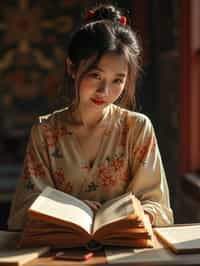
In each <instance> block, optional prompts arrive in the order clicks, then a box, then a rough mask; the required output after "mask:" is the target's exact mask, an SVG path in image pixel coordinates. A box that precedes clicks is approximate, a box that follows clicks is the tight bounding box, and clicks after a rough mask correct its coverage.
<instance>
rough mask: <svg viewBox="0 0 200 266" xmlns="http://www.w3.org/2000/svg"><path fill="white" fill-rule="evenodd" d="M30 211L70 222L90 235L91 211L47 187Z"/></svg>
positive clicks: (68, 196) (73, 199)
mask: <svg viewBox="0 0 200 266" xmlns="http://www.w3.org/2000/svg"><path fill="white" fill-rule="evenodd" d="M30 210H31V211H35V212H38V213H41V214H44V215H48V216H51V217H55V218H57V219H59V220H62V221H69V222H72V223H74V224H77V225H79V226H80V227H82V228H83V229H84V230H85V231H86V232H88V233H91V229H92V224H93V216H94V213H93V211H92V209H91V208H90V207H89V206H88V205H87V204H85V203H84V202H83V201H81V200H79V199H77V198H75V197H73V196H71V195H69V194H67V193H64V192H62V191H59V190H57V189H53V188H50V187H47V188H46V189H45V190H44V191H43V192H42V193H41V194H40V195H39V197H38V198H37V199H36V201H35V202H34V203H33V204H32V205H31V207H30Z"/></svg>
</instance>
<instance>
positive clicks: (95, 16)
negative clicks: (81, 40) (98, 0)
mask: <svg viewBox="0 0 200 266" xmlns="http://www.w3.org/2000/svg"><path fill="white" fill-rule="evenodd" d="M121 17H122V14H121V11H120V10H119V9H117V8H115V7H114V6H112V5H99V6H97V7H95V8H93V9H89V10H88V13H87V16H86V19H85V20H86V22H93V21H98V20H102V19H108V20H111V21H113V22H121Z"/></svg>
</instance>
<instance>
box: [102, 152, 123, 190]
mask: <svg viewBox="0 0 200 266" xmlns="http://www.w3.org/2000/svg"><path fill="white" fill-rule="evenodd" d="M125 172H126V173H127V171H126V169H125V163H124V160H123V159H122V158H121V157H116V158H114V159H112V160H110V161H108V160H107V161H106V162H104V163H102V164H101V165H100V167H99V175H98V179H99V180H100V184H101V185H102V186H104V187H109V186H111V187H112V186H115V185H117V184H119V183H120V182H127V178H126V177H125V174H126V173H125Z"/></svg>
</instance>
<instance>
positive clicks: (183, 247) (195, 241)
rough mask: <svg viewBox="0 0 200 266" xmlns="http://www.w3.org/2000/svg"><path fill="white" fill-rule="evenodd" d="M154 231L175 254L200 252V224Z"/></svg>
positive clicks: (162, 228) (161, 228)
mask: <svg viewBox="0 0 200 266" xmlns="http://www.w3.org/2000/svg"><path fill="white" fill-rule="evenodd" d="M154 231H155V233H157V235H158V237H159V238H160V239H161V240H162V241H163V242H165V243H166V244H168V245H169V247H171V248H172V249H174V251H175V252H182V253H184V252H185V253H186V252H188V253H189V252H195V250H196V251H200V224H194V225H187V224H186V225H181V226H179V225H178V226H169V227H160V228H155V229H154Z"/></svg>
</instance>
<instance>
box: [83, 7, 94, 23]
mask: <svg viewBox="0 0 200 266" xmlns="http://www.w3.org/2000/svg"><path fill="white" fill-rule="evenodd" d="M92 17H94V10H92V9H90V10H88V13H87V17H86V18H85V20H86V21H87V20H89V19H91V18H92Z"/></svg>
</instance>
